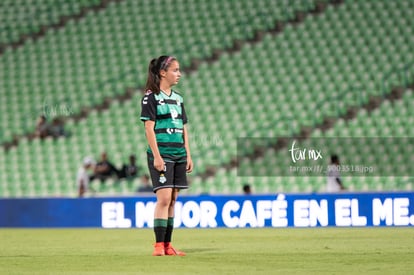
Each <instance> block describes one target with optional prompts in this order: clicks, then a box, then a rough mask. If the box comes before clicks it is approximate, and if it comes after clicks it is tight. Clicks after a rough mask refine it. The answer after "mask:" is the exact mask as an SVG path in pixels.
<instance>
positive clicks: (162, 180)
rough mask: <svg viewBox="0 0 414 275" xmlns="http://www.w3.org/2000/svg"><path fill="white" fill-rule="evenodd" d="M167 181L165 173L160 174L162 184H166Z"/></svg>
mask: <svg viewBox="0 0 414 275" xmlns="http://www.w3.org/2000/svg"><path fill="white" fill-rule="evenodd" d="M166 181H167V178H166V177H165V176H164V173H161V174H160V179H159V182H160V183H161V184H164V183H165V182H166Z"/></svg>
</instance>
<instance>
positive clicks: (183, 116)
mask: <svg viewBox="0 0 414 275" xmlns="http://www.w3.org/2000/svg"><path fill="white" fill-rule="evenodd" d="M181 108H182V115H181V117H182V120H183V124H186V123H187V122H188V120H187V113H186V112H185V108H184V103H181Z"/></svg>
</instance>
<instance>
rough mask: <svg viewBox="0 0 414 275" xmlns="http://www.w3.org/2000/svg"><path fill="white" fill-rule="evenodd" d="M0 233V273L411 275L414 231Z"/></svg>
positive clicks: (26, 231)
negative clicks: (156, 246)
mask: <svg viewBox="0 0 414 275" xmlns="http://www.w3.org/2000/svg"><path fill="white" fill-rule="evenodd" d="M173 238H174V240H173V241H174V244H175V246H176V247H177V248H179V249H181V250H183V251H185V252H187V256H186V257H171V256H163V257H153V256H151V253H152V245H153V232H152V230H150V229H122V230H121V229H119V230H114V229H0V244H1V249H0V274H292V273H294V274H321V273H322V274H351V273H353V274H413V273H414V261H413V259H414V230H413V228H408V227H405V228H311V229H275V228H260V229H259V228H255V229H175V232H174V236H173Z"/></svg>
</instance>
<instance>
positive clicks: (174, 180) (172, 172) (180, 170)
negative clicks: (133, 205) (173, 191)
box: [148, 159, 188, 192]
mask: <svg viewBox="0 0 414 275" xmlns="http://www.w3.org/2000/svg"><path fill="white" fill-rule="evenodd" d="M148 168H149V171H150V175H151V180H152V189H153V190H154V192H156V191H157V190H158V189H161V188H177V189H187V188H188V184H187V162H168V161H165V168H164V171H161V172H160V171H158V170H157V169H155V167H154V160H152V159H148Z"/></svg>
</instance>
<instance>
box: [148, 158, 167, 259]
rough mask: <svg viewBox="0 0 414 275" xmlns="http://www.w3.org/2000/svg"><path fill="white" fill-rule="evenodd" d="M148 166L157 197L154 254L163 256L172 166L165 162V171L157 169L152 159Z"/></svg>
mask: <svg viewBox="0 0 414 275" xmlns="http://www.w3.org/2000/svg"><path fill="white" fill-rule="evenodd" d="M148 168H149V171H150V175H151V180H152V185H153V189H154V192H155V195H156V197H157V202H156V203H155V210H154V234H155V245H154V252H153V255H154V256H163V255H164V254H165V252H164V239H165V233H166V231H167V223H168V210H169V207H170V203H171V196H172V192H173V183H172V182H173V171H172V169H173V167H172V165H171V164H169V163H166V165H165V171H161V172H160V171H158V170H156V169H155V168H154V166H153V165H152V161H150V160H149V161H148Z"/></svg>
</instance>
